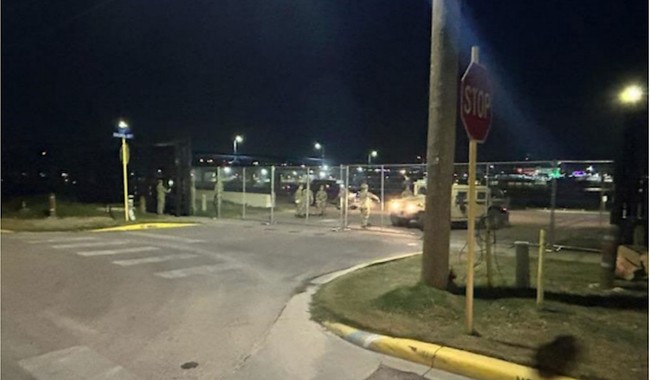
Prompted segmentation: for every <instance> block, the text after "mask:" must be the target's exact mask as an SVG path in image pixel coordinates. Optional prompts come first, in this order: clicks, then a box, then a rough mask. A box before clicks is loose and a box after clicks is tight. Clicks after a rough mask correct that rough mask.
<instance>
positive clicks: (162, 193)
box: [156, 179, 171, 215]
mask: <svg viewBox="0 0 650 380" xmlns="http://www.w3.org/2000/svg"><path fill="white" fill-rule="evenodd" d="M170 191H171V190H170V189H167V188H165V185H163V180H162V179H159V180H158V184H157V185H156V195H157V201H158V202H157V204H156V213H157V214H158V215H162V214H163V213H164V212H165V198H166V197H167V194H169V192H170Z"/></svg>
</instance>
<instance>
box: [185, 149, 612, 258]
mask: <svg viewBox="0 0 650 380" xmlns="http://www.w3.org/2000/svg"><path fill="white" fill-rule="evenodd" d="M613 171H614V166H613V162H612V161H522V162H482V163H478V164H477V175H476V178H477V186H478V187H477V199H476V204H477V209H478V213H477V215H479V216H480V217H482V218H485V217H486V216H487V215H489V214H490V215H492V216H494V218H495V219H494V220H492V219H490V220H491V221H492V222H494V221H496V222H495V223H496V224H495V225H496V227H497V228H499V230H500V231H499V232H498V233H497V236H501V238H502V239H503V240H505V241H512V242H514V241H517V240H523V241H535V240H536V236H537V233H538V232H539V229H541V228H544V229H546V230H547V231H548V236H549V242H550V243H551V244H554V245H577V246H584V245H585V244H586V243H585V242H587V241H594V239H593V237H594V236H593V235H594V234H598V232H597V231H598V228H600V227H605V226H607V225H608V224H609V209H610V207H611V204H612V194H613ZM193 176H194V183H195V191H194V194H195V196H194V210H195V214H196V215H204V216H210V217H214V218H237V219H247V220H259V221H261V222H267V223H293V224H296V223H297V224H308V225H314V226H321V227H323V228H329V229H343V228H353V229H354V228H357V227H360V226H361V225H362V224H363V218H362V212H361V208H362V206H363V205H361V204H360V200H359V193H360V190H361V187H362V185H363V184H367V185H368V191H369V192H370V193H371V194H373V195H374V196H372V197H371V200H372V201H371V202H370V203H369V207H370V212H369V214H370V215H369V219H368V224H369V225H370V226H371V227H372V228H375V229H382V230H385V231H404V228H409V227H415V228H417V227H420V228H421V227H422V221H421V217H422V213H423V212H424V196H425V194H426V181H427V179H426V166H425V165H424V164H405V165H341V166H334V167H328V166H304V165H303V166H295V167H291V166H249V167H220V168H214V167H199V168H194V169H193ZM467 181H468V165H467V164H456V165H455V167H454V179H453V185H452V189H451V191H452V194H451V222H452V223H453V225H454V226H460V227H461V228H462V227H463V226H464V225H465V224H466V222H467V205H468V201H469V200H468V199H467V193H468V191H467V190H468V182H467ZM479 222H480V220H479ZM591 245H593V243H591Z"/></svg>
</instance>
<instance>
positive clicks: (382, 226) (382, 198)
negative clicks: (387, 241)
mask: <svg viewBox="0 0 650 380" xmlns="http://www.w3.org/2000/svg"><path fill="white" fill-rule="evenodd" d="M380 170H381V181H380V183H381V228H384V204H385V203H386V202H385V200H384V165H382V166H381V168H380Z"/></svg>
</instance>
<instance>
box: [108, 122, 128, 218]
mask: <svg viewBox="0 0 650 380" xmlns="http://www.w3.org/2000/svg"><path fill="white" fill-rule="evenodd" d="M113 137H118V138H120V139H122V146H121V148H120V160H121V161H122V182H123V186H124V220H125V221H128V220H129V177H128V173H127V170H126V166H127V165H128V163H129V156H130V154H129V146H128V145H127V143H126V139H132V138H133V133H131V130H130V129H129V125H128V124H127V123H126V122H125V121H124V120H120V122H119V123H118V124H117V131H116V132H113Z"/></svg>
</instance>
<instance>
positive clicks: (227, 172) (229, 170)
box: [223, 166, 232, 174]
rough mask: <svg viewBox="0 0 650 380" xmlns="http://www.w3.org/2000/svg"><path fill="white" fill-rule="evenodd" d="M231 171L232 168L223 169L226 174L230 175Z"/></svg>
mask: <svg viewBox="0 0 650 380" xmlns="http://www.w3.org/2000/svg"><path fill="white" fill-rule="evenodd" d="M231 171H232V169H230V167H228V166H226V167H225V168H223V172H224V173H226V174H230V172H231Z"/></svg>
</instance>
